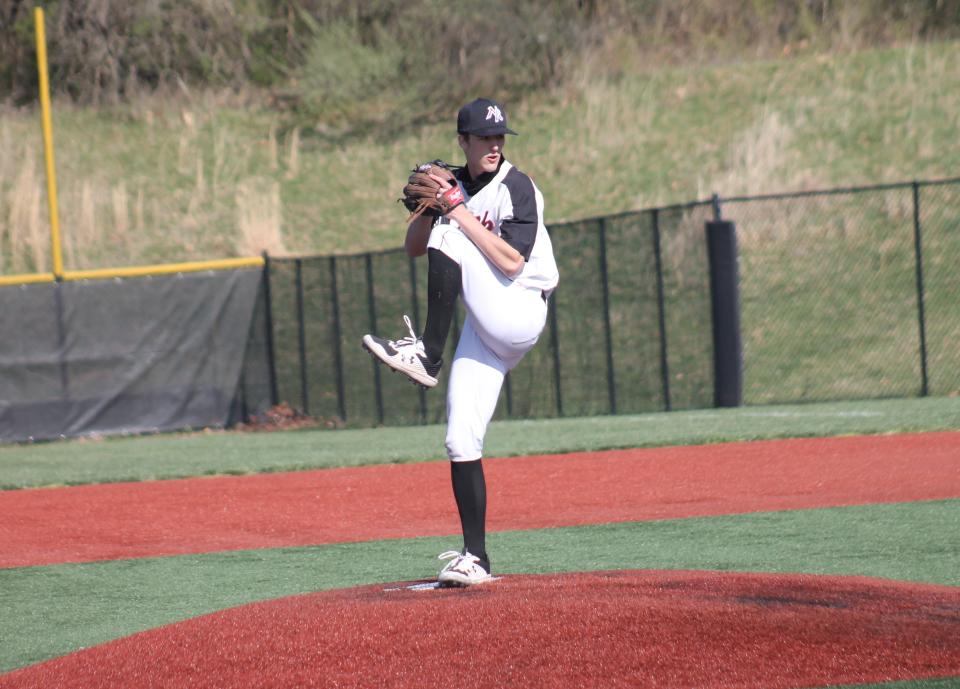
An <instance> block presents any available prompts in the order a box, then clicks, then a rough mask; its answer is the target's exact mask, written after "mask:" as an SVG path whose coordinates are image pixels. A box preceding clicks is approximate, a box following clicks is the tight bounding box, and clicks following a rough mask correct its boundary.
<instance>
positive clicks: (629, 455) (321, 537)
mask: <svg viewBox="0 0 960 689" xmlns="http://www.w3.org/2000/svg"><path fill="white" fill-rule="evenodd" d="M958 456H960V433H925V434H916V435H898V436H870V437H847V438H828V439H801V440H779V441H766V442H756V443H746V444H724V445H712V446H710V445H708V446H700V447H672V448H660V449H648V450H619V451H611V452H600V453H575V454H568V455H555V456H539V457H526V458H513V459H488V460H485V461H484V466H485V468H486V471H487V477H488V485H489V500H490V506H489V510H488V517H489V524H488V526H489V529H490V530H491V531H499V530H507V529H538V528H546V527H554V526H575V525H580V524H600V523H607V522H620V521H634V520H637V521H639V520H645V519H671V518H680V517H692V516H705V515H720V514H736V513H743V512H757V511H767V510H785V509H804V508H813V507H826V506H840V505H858V504H869V503H884V502H902V501H911V500H935V499H944V498H956V497H960V463H958V462H957V457H958ZM449 482H450V475H449V469H448V468H447V465H446V462H429V463H422V464H408V465H386V466H377V467H367V468H360V469H334V470H324V471H309V472H299V473H289V474H268V475H259V476H245V477H227V478H209V479H202V480H198V479H191V480H180V481H153V482H143V483H128V484H108V485H96V486H80V487H75V488H59V489H33V490H20V491H5V492H0V542H2V543H3V544H4V547H3V549H2V551H0V567H22V566H28V565H46V564H56V563H63V562H85V561H94V560H111V559H121V558H132V557H150V556H159V555H177V554H185V553H205V552H212V551H223V550H238V549H254V548H276V547H287V546H302V545H314V544H322V543H336V542H345V541H363V540H372V539H383V538H408V537H415V536H440V535H448V534H457V533H459V522H458V521H457V515H456V507H455V505H454V502H453V498H452V496H451V490H450V485H449ZM533 487H535V490H536V492H537V495H536V498H535V501H536V509H531V504H532V501H533V500H534V498H531V495H530V491H531V490H532V489H533ZM413 494H415V495H416V499H415V500H414V499H411V497H410V496H411V495H413Z"/></svg>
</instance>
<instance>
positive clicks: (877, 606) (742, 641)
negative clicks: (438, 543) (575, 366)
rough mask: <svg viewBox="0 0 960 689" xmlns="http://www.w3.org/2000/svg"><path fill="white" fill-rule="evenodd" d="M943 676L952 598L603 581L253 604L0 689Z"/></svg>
mask: <svg viewBox="0 0 960 689" xmlns="http://www.w3.org/2000/svg"><path fill="white" fill-rule="evenodd" d="M955 675H960V590H958V589H955V588H949V587H939V586H926V585H908V584H903V583H894V582H886V581H880V580H871V579H864V578H840V577H815V576H781V575H747V574H729V573H726V574H721V573H710V572H610V573H593V574H567V575H560V576H550V577H533V576H512V577H507V578H505V579H503V580H501V581H498V582H495V583H492V584H489V585H485V586H481V587H475V588H472V589H468V590H452V591H450V590H448V591H438V590H433V591H410V590H403V589H401V590H397V591H385V590H384V587H383V586H376V587H373V586H369V587H364V588H360V589H352V590H341V591H332V592H324V593H317V594H312V595H307V596H298V597H294V598H286V599H281V600H277V601H272V602H267V603H259V604H254V605H248V606H245V607H241V608H235V609H232V610H226V611H222V612H219V613H216V614H213V615H208V616H205V617H201V618H196V619H193V620H189V621H187V622H183V623H180V624H176V625H171V626H168V627H163V628H160V629H154V630H151V631H148V632H144V633H141V634H137V635H135V636H132V637H128V638H126V639H121V640H119V641H115V642H112V643H109V644H105V645H103V646H99V647H96V648H92V649H88V650H85V651H81V652H78V653H74V654H72V655H70V656H66V657H64V658H60V659H57V660H53V661H49V662H46V663H43V664H40V665H36V666H32V667H29V668H26V669H23V670H18V671H15V672H13V673H10V674H7V675H3V676H0V689H15V688H16V689H19V688H22V687H61V688H63V689H70V688H77V689H79V688H81V687H82V688H83V689H99V688H107V687H115V688H120V687H123V689H145V688H147V687H178V688H187V687H191V688H198V689H199V688H205V687H210V688H211V689H212V688H214V687H215V688H217V689H233V688H237V689H239V688H241V687H242V688H247V687H274V688H277V689H281V688H284V689H286V688H291V689H292V688H294V687H340V688H343V689H349V688H357V689H360V688H364V689H367V688H369V687H391V688H392V689H427V688H431V687H442V688H443V689H447V688H448V687H458V688H461V687H462V689H474V688H476V689H480V688H483V689H489V688H490V687H537V688H539V689H550V688H553V687H557V688H559V687H584V688H586V687H597V688H600V687H603V688H610V689H614V688H617V687H634V688H635V687H656V688H658V689H691V688H692V687H696V688H697V689H782V688H784V689H785V688H788V687H789V688H795V687H811V686H825V685H827V684H848V683H861V682H879V681H886V680H897V679H917V678H928V677H942V676H955Z"/></svg>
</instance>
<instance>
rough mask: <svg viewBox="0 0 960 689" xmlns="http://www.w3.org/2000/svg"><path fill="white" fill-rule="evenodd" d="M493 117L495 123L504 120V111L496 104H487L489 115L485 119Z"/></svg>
mask: <svg viewBox="0 0 960 689" xmlns="http://www.w3.org/2000/svg"><path fill="white" fill-rule="evenodd" d="M491 117H492V118H493V122H494V124H496V123H499V122H503V113H502V112H500V108H498V107H497V106H496V105H488V106H487V116H486V117H484V118H483V119H485V120H489V119H490V118H491Z"/></svg>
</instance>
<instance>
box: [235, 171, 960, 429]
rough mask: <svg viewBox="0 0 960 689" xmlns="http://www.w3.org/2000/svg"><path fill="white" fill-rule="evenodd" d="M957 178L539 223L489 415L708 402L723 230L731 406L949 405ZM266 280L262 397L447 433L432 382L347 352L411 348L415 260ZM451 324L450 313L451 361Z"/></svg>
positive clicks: (389, 258)
mask: <svg viewBox="0 0 960 689" xmlns="http://www.w3.org/2000/svg"><path fill="white" fill-rule="evenodd" d="M958 182H960V180H951V181H947V182H924V183H906V184H897V185H886V186H881V187H869V188H860V189H847V190H831V191H824V192H806V193H800V194H786V195H779V196H767V197H749V198H748V197H743V198H732V199H719V198H714V199H712V200H710V201H702V202H694V203H690V204H685V205H680V206H672V207H668V208H657V209H650V210H644V211H638V212H632V213H624V214H620V215H616V216H610V217H605V218H594V219H588V220H582V221H577V222H570V223H562V224H556V225H553V226H551V227H550V235H551V238H552V240H553V243H554V249H555V253H556V256H557V263H558V267H559V269H560V286H559V288H558V289H557V291H556V292H555V294H554V296H553V297H552V299H551V302H550V315H549V317H548V321H547V327H546V328H545V330H544V332H543V334H542V335H541V338H540V342H539V343H538V344H537V346H536V347H535V348H534V349H533V351H531V352H530V353H529V354H528V355H527V356H526V358H525V359H524V360H523V361H522V362H521V364H520V365H519V366H518V367H517V368H516V369H515V370H514V371H513V372H511V374H510V375H509V376H508V377H507V382H506V384H505V387H504V392H503V394H502V395H501V399H500V403H499V405H498V407H497V413H496V418H535V417H551V416H580V415H591V414H608V413H640V412H652V411H663V410H680V409H697V408H705V407H710V406H713V404H714V401H715V394H714V393H715V390H714V379H715V373H714V358H713V356H714V350H713V330H712V325H713V324H712V322H711V319H712V311H711V293H710V289H711V288H710V272H709V260H708V256H707V242H706V230H705V226H706V223H707V222H709V221H711V220H716V219H720V218H722V219H724V220H727V221H730V222H733V223H734V225H735V227H736V237H737V249H738V261H739V297H740V302H739V303H740V326H741V333H740V334H741V339H742V343H743V402H744V403H746V404H766V403H789V402H803V401H825V400H840V399H860V398H879V397H904V396H914V395H925V394H931V395H951V394H958V393H960V354H958V348H957V347H956V346H955V344H954V343H955V342H956V341H957V340H958V338H960V305H958V304H960V299H958V295H960V277H958V275H960V274H958V271H957V270H956V269H955V266H956V265H957V264H958V261H960V210H958V209H960V184H958ZM269 286H270V289H271V290H272V299H271V302H270V303H271V307H272V308H271V309H269V311H270V312H271V314H272V329H273V330H272V332H273V352H274V370H275V376H276V378H275V387H276V392H277V394H276V398H275V399H274V401H278V400H279V401H286V402H289V403H290V404H291V405H293V406H295V407H298V408H300V409H301V410H303V411H305V412H307V413H309V414H311V415H312V416H315V417H319V418H323V419H328V420H332V421H333V422H335V423H338V424H339V423H346V424H348V425H351V426H354V425H378V424H384V425H402V424H418V423H440V422H443V420H444V418H445V385H446V378H445V374H444V373H442V374H441V378H440V385H439V387H438V389H436V390H432V391H429V392H424V391H422V390H420V389H418V388H415V387H414V386H412V385H411V384H409V383H408V382H406V380H405V379H403V378H401V377H400V376H398V375H393V374H391V373H390V372H389V371H388V370H387V369H386V368H381V367H378V366H376V365H374V364H373V362H372V361H371V359H370V357H369V356H368V355H367V354H366V353H365V352H364V351H363V350H362V348H361V347H360V339H361V337H362V336H363V335H364V334H365V333H367V332H375V333H377V334H379V335H382V336H386V337H389V338H398V337H401V336H404V335H406V334H407V332H406V326H405V325H404V323H403V320H402V318H403V315H404V314H406V315H408V316H409V317H410V319H411V321H412V322H413V324H414V329H415V331H416V332H417V333H418V334H419V333H420V332H421V330H422V327H423V324H424V320H425V317H426V264H425V261H424V260H423V259H410V258H408V257H407V256H406V254H404V252H403V251H402V250H399V249H398V250H396V251H387V252H381V253H372V254H361V255H357V256H338V257H330V256H321V257H304V258H297V259H271V260H270V261H269ZM259 313H260V311H259V310H258V314H259ZM255 320H256V322H258V323H259V322H261V321H260V320H259V319H255ZM267 320H269V319H267ZM462 322H463V312H462V309H461V310H460V312H459V313H458V317H457V319H456V321H455V323H454V326H453V329H452V332H451V334H450V340H449V342H448V352H447V360H449V359H450V358H452V356H453V348H454V346H455V344H456V341H457V339H458V335H459V328H460V326H461V324H462ZM260 339H261V340H263V339H265V338H263V337H261V338H260ZM252 358H253V359H256V360H258V361H262V358H259V357H252ZM262 374H263V369H262V366H261V370H260V373H259V375H260V378H259V380H262ZM262 389H263V386H262V385H261V387H260V390H261V391H262ZM261 399H262V395H261Z"/></svg>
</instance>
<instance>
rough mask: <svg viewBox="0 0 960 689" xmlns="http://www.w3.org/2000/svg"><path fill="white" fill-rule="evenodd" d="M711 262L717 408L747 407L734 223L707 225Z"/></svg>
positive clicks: (716, 222)
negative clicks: (744, 399)
mask: <svg viewBox="0 0 960 689" xmlns="http://www.w3.org/2000/svg"><path fill="white" fill-rule="evenodd" d="M706 232H707V256H708V258H709V262H710V303H711V315H712V320H713V363H714V367H713V375H714V404H715V405H716V406H717V407H739V406H740V405H741V404H743V346H742V343H741V336H740V296H739V275H738V270H737V235H736V229H735V227H734V224H733V223H732V222H727V221H713V222H707V227H706Z"/></svg>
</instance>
